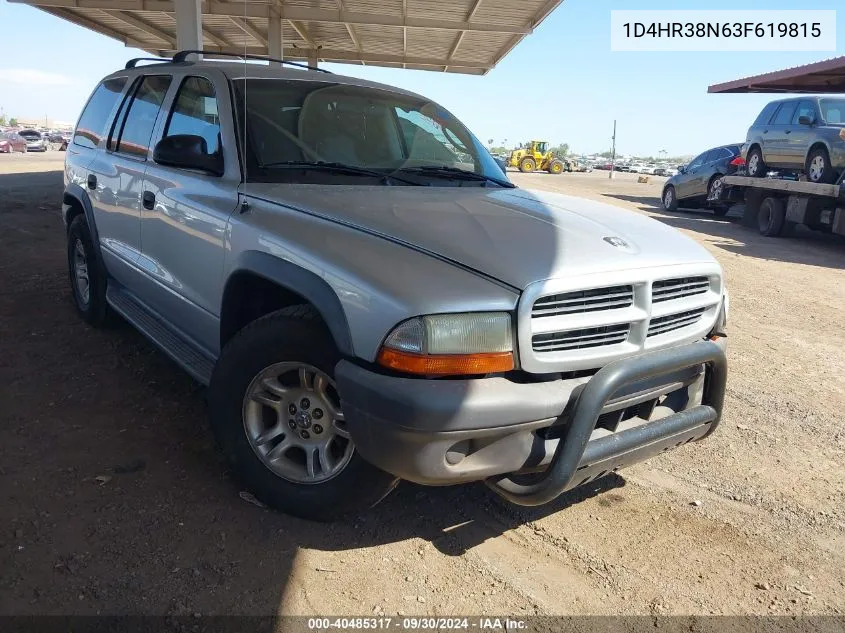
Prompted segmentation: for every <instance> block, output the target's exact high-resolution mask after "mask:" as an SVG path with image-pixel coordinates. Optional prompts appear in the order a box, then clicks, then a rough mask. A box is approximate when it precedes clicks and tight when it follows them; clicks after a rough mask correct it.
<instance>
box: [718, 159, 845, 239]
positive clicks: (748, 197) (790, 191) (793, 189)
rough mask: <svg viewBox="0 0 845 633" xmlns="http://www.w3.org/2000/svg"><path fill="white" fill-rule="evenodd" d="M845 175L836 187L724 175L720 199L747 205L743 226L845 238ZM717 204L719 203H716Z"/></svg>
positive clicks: (771, 232) (772, 233)
mask: <svg viewBox="0 0 845 633" xmlns="http://www.w3.org/2000/svg"><path fill="white" fill-rule="evenodd" d="M843 178H845V174H843V175H842V176H840V177H839V180H838V181H837V183H836V184H833V185H829V184H821V183H814V182H804V181H800V180H787V179H785V178H784V179H781V178H751V177H750V176H724V177H723V178H722V187H719V188H718V192H717V194H716V195H717V196H720V197H721V196H723V198H722V199H728V200H734V201H741V200H744V202H745V212H744V213H743V216H742V223H743V224H744V225H745V226H749V227H757V229H758V230H759V231H760V233H761V234H762V235H767V236H770V237H776V236H779V235H783V234H784V233H788V232H789V230H790V229H791V228H792V227H793V226H795V225H797V224H804V225H805V226H807V227H808V228H810V229H815V230H818V231H824V232H827V233H835V234H837V235H843V236H845V182H843ZM714 201H716V200H714Z"/></svg>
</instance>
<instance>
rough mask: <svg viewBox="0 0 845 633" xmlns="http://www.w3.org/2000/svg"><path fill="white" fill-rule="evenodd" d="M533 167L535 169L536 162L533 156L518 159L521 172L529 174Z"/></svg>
mask: <svg viewBox="0 0 845 633" xmlns="http://www.w3.org/2000/svg"><path fill="white" fill-rule="evenodd" d="M535 169H537V162H536V161H535V160H534V159H533V158H531V157H528V158H523V159H522V160H521V161H519V171H521V172H522V173H524V174H530V173H531V172H532V171H534V170H535Z"/></svg>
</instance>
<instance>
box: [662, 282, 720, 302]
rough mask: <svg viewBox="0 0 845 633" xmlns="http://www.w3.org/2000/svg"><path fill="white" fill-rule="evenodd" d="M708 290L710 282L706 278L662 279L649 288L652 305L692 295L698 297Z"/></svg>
mask: <svg viewBox="0 0 845 633" xmlns="http://www.w3.org/2000/svg"><path fill="white" fill-rule="evenodd" d="M708 290H710V280H709V279H708V278H707V277H682V278H680V279H662V280H661V281H655V282H654V284H653V285H652V286H651V300H652V302H653V303H660V302H661V301H673V300H675V299H681V298H683V297H691V296H692V295H700V294H704V293H706V292H707V291H708Z"/></svg>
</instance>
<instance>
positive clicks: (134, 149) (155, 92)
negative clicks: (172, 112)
mask: <svg viewBox="0 0 845 633" xmlns="http://www.w3.org/2000/svg"><path fill="white" fill-rule="evenodd" d="M170 81H171V77H170V76H169V75H149V76H147V77H144V79H143V80H142V81H141V84H140V85H139V86H138V89H137V90H136V91H135V96H134V97H133V98H132V103H131V104H130V105H129V111H128V112H127V113H126V119H125V120H124V121H123V128H122V130H121V132H120V136H119V138H118V141H117V151H118V152H124V153H126V154H132V155H133V156H140V157H144V158H146V156H147V152H148V151H149V149H150V137H151V136H152V135H153V127H155V123H156V118H157V117H158V112H159V110H160V109H161V102H162V101H164V95H165V94H166V93H167V88H168V87H169V86H170Z"/></svg>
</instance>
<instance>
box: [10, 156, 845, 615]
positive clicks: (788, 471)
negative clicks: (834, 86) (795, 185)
mask: <svg viewBox="0 0 845 633" xmlns="http://www.w3.org/2000/svg"><path fill="white" fill-rule="evenodd" d="M62 157H63V155H62V154H60V153H58V152H50V153H48V154H46V155H44V156H39V155H33V154H28V155H20V156H13V157H10V156H6V155H0V229H1V230H0V425H2V427H0V428H2V432H3V439H2V442H0V482H2V485H0V613H2V614H36V613H49V614H167V615H192V614H198V613H202V614H277V613H288V614H327V613H330V614H359V615H371V614H380V613H384V614H387V615H395V614H407V615H411V614H432V615H434V614H438V615H448V614H468V613H497V614H511V615H515V616H518V615H527V614H615V613H630V614H648V615H660V614H711V613H715V614H809V613H813V614H834V613H836V614H842V613H845V600H843V595H845V572H843V569H845V509H843V507H844V506H843V501H845V494H844V492H843V491H845V466H843V459H844V458H845V454H844V453H843V451H844V450H845V431H843V413H842V412H843V410H845V353H843V351H842V350H843V349H845V270H844V269H845V244H843V242H842V241H840V240H834V239H830V238H825V237H824V236H819V235H815V234H811V233H808V232H803V233H801V234H800V235H799V236H797V237H793V238H788V239H767V238H762V237H760V236H759V235H757V234H756V233H754V232H752V231H751V230H749V229H746V228H743V227H740V226H738V225H737V224H736V222H735V221H734V222H732V221H731V220H730V218H728V219H726V220H722V219H716V218H714V217H713V216H712V215H711V214H709V213H707V212H704V211H698V212H689V213H683V212H679V213H675V214H666V213H663V212H661V211H659V210H658V209H657V206H656V205H657V204H658V200H657V196H659V193H660V182H661V180H662V179H660V178H657V179H653V182H652V183H650V184H638V183H636V182H635V179H634V177H632V176H630V175H627V174H620V175H617V178H616V179H615V180H613V181H610V180H608V179H607V173H606V172H596V173H592V174H564V175H560V176H550V175H548V174H534V175H521V174H514V175H513V179H514V180H515V181H516V182H517V183H518V184H519V185H520V186H524V187H528V188H537V189H550V190H554V191H560V192H563V193H567V194H572V195H580V196H584V197H589V198H594V199H598V200H601V201H604V202H607V203H611V204H616V205H620V206H623V207H626V208H629V209H633V210H635V211H638V212H642V213H646V214H648V215H651V216H653V217H655V218H657V219H658V220H660V221H662V222H665V223H667V224H670V225H672V226H675V227H677V228H679V229H680V230H682V231H684V232H685V233H688V234H689V235H691V236H693V237H694V238H695V239H697V240H698V241H700V242H701V243H702V244H704V245H705V246H706V247H707V248H708V249H709V250H710V251H711V252H712V253H713V254H714V255H715V256H716V257H717V258H718V260H719V261H720V262H721V263H722V265H723V266H724V269H725V272H726V275H727V281H728V286H729V288H730V293H731V314H730V323H729V328H730V329H729V331H730V353H729V356H730V362H731V368H730V371H731V373H730V378H729V383H728V394H727V404H726V415H725V418H724V422H723V424H722V426H721V428H720V430H719V431H718V432H717V433H716V434H715V435H714V436H713V437H712V438H710V439H708V440H707V441H706V442H703V443H700V444H695V445H689V446H685V447H682V448H681V449H679V450H677V451H674V452H671V453H669V454H667V455H664V456H661V457H660V458H658V459H655V460H653V461H650V462H648V463H645V464H640V465H638V466H636V467H633V468H631V469H629V470H626V471H623V472H622V474H621V475H620V476H612V477H608V478H606V479H604V480H600V481H599V482H596V483H595V484H592V485H591V486H590V487H588V488H586V489H585V490H582V491H578V492H575V493H570V494H567V495H565V496H564V497H562V498H560V499H559V500H558V501H557V502H555V503H553V504H551V505H550V506H547V507H543V508H538V509H522V508H517V507H512V506H507V505H505V504H503V503H502V502H500V501H499V500H498V499H497V498H495V496H494V495H492V493H490V492H488V491H487V490H486V489H485V488H484V487H483V486H482V485H472V486H464V487H460V488H443V489H427V488H423V487H419V486H414V485H410V484H403V485H401V486H400V487H399V489H398V490H397V491H396V493H394V494H393V495H392V496H391V497H389V498H388V499H387V500H386V501H385V502H384V503H383V504H382V505H380V506H379V507H377V508H376V509H374V510H373V511H371V512H370V513H368V514H367V515H365V516H362V517H361V518H359V519H357V520H354V521H350V522H348V523H343V524H332V525H322V524H313V523H309V522H306V521H301V520H298V519H293V518H290V517H287V516H283V515H281V514H278V513H274V512H272V511H268V510H264V509H261V508H258V507H256V506H254V505H252V504H250V503H248V502H246V501H245V500H243V499H242V498H241V497H240V496H239V493H240V490H239V489H238V488H237V487H235V485H234V484H233V483H232V482H231V481H230V480H229V479H228V477H227V476H226V473H225V469H224V467H223V464H222V462H221V459H220V457H219V455H218V453H217V452H216V450H215V448H214V445H213V442H212V439H211V435H210V433H209V431H208V429H207V425H206V421H205V401H204V395H203V390H202V389H201V388H200V387H199V386H198V385H197V384H195V383H194V382H193V381H192V380H191V379H190V378H188V377H187V376H186V375H184V374H183V373H182V372H181V371H180V370H179V369H177V368H176V367H175V366H174V365H173V364H172V363H171V362H170V361H169V360H168V359H167V358H166V357H165V356H163V355H162V354H160V353H159V352H157V351H156V350H155V349H154V348H153V347H152V346H151V345H150V344H148V343H147V342H146V341H145V340H144V339H143V338H142V337H141V336H140V335H139V334H137V333H135V332H134V330H132V329H131V328H130V327H129V326H127V325H117V326H115V327H113V328H112V329H109V330H104V331H103V330H100V331H98V330H93V329H90V328H88V327H87V326H86V325H85V324H84V323H83V322H82V321H81V320H80V319H79V318H78V317H77V316H76V315H75V313H74V309H73V306H72V304H71V301H70V293H69V288H68V281H67V273H66V261H65V258H66V256H65V245H64V236H63V233H62V226H61V222H60V219H59V197H60V193H61V186H62V178H61V169H62V162H61V161H62Z"/></svg>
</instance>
